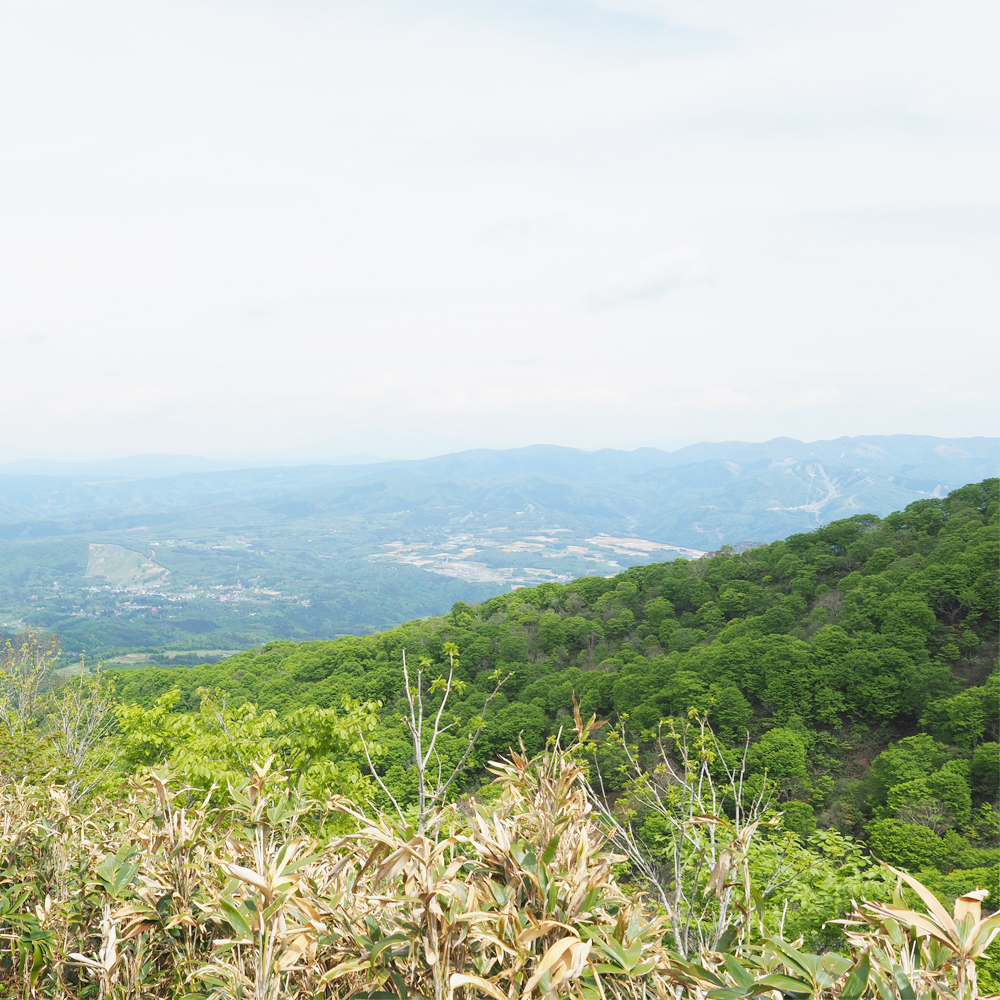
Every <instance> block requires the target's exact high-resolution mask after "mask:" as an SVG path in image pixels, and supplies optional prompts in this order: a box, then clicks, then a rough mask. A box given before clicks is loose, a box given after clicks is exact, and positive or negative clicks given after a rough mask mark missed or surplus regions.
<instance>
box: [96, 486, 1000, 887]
mask: <svg viewBox="0 0 1000 1000" xmlns="http://www.w3.org/2000/svg"><path fill="white" fill-rule="evenodd" d="M997 491H998V480H995V479H992V480H987V481H985V482H983V483H980V484H978V485H971V486H967V487H964V488H963V489H959V490H956V491H954V492H953V493H952V494H951V495H950V496H949V497H947V498H945V499H929V500H921V501H918V502H917V503H915V504H911V505H910V506H909V507H907V508H906V509H905V510H904V511H902V512H900V513H895V514H891V515H889V516H888V517H886V518H884V519H879V518H877V517H874V516H870V515H859V516H856V517H852V518H849V519H846V520H842V521H837V522H835V523H832V524H830V525H827V526H826V527H823V528H821V529H819V530H817V531H815V532H812V533H809V534H802V535H794V536H792V537H790V538H788V539H787V540H785V541H782V542H776V543H774V544H772V545H769V546H766V547H763V548H757V549H753V550H750V551H747V552H743V553H739V554H737V553H734V552H732V551H731V550H728V549H726V548H723V549H722V550H720V551H719V552H717V553H715V554H714V555H713V556H712V557H711V558H706V559H701V560H699V561H697V562H686V561H684V560H678V561H676V562H672V563H666V564H654V565H650V566H639V567H633V568H631V569H629V570H628V571H627V572H625V573H623V574H621V575H619V576H617V577H614V578H612V579H602V578H586V579H581V580H577V581H575V582H573V583H570V584H567V585H564V586H560V585H556V584H543V585H542V586H539V587H535V588H526V589H520V590H515V591H513V592H511V593H508V594H503V595H501V596H498V597H494V598H492V599H490V600H488V601H486V602H484V603H482V604H479V605H474V606H470V605H467V604H463V603H458V604H456V605H455V606H454V608H453V609H452V611H451V613H450V614H448V615H446V616H444V617H442V618H434V619H430V620H427V621H418V622H411V623H409V624H407V625H405V626H402V627H400V628H396V629H393V630H391V631H389V632H384V633H381V634H378V635H371V636H365V637H357V638H355V637H349V638H344V639H339V640H335V641H332V642H312V643H303V644H299V645H296V644H294V643H282V642H272V643H268V644H267V645H266V646H262V647H260V648H258V649H254V650H251V651H249V652H247V653H243V654H241V655H239V656H236V657H233V658H232V659H230V660H227V661H225V662H223V663H219V664H217V665H214V666H203V667H197V668H194V669H181V668H175V669H162V668H148V669H143V670H139V671H129V672H121V673H120V674H118V676H117V679H116V683H117V686H118V692H119V695H120V696H121V697H123V698H124V699H125V700H126V701H128V702H131V703H134V704H135V705H136V706H137V707H136V709H135V714H133V715H130V716H129V723H128V725H129V727H130V728H131V730H132V732H134V733H136V734H147V737H148V734H151V733H156V732H157V731H158V729H157V727H160V728H163V727H164V726H167V725H168V723H169V720H170V718H171V716H170V715H169V714H165V712H164V709H165V707H166V706H170V707H171V708H172V711H173V712H174V713H176V712H182V711H183V712H197V711H198V710H199V706H200V705H201V704H202V699H203V698H204V697H205V695H204V691H205V689H211V690H213V691H214V692H215V695H214V697H215V698H216V699H219V698H221V697H222V695H221V692H225V698H226V704H227V705H228V706H229V708H230V709H237V708H239V707H240V706H243V710H244V711H245V712H249V711H251V708H250V707H249V706H251V705H255V706H256V710H257V711H260V712H264V711H273V712H274V713H276V716H277V719H278V720H280V719H282V718H289V717H290V715H291V714H292V713H294V712H295V711H296V710H298V709H301V708H303V707H306V706H309V707H321V708H326V707H336V706H340V705H341V704H342V702H343V700H344V699H345V698H350V699H361V700H368V699H371V700H377V701H379V702H381V704H382V706H383V708H382V710H381V717H380V725H379V742H380V743H381V744H382V746H383V747H384V750H385V753H384V755H383V756H382V757H380V758H379V761H378V768H379V770H380V772H381V774H382V775H383V777H384V779H385V781H386V784H387V785H388V788H389V789H390V790H391V791H392V792H393V794H395V795H396V796H397V797H399V798H400V799H401V800H404V801H405V800H406V799H407V797H408V796H410V795H412V792H413V782H414V780H415V779H414V776H413V772H412V769H411V768H410V763H409V755H411V754H412V749H411V748H410V747H409V743H408V739H407V735H406V731H405V729H404V727H403V723H402V721H401V718H400V697H401V691H402V684H403V678H402V671H401V658H402V651H403V650H404V648H405V649H406V650H407V651H408V656H409V658H410V663H411V666H412V664H414V663H415V662H416V661H418V660H419V659H420V658H426V660H428V661H429V663H430V664H431V666H430V668H429V669H430V671H431V672H432V673H434V672H435V671H436V672H438V673H440V671H441V670H442V669H443V667H442V665H443V663H444V662H445V657H444V652H443V650H444V647H445V643H448V642H451V643H455V644H456V645H457V646H458V648H459V651H460V657H459V667H458V671H457V677H458V678H459V680H460V681H461V682H462V684H463V685H464V687H463V688H462V690H461V692H460V693H457V694H456V695H454V696H453V698H452V700H451V701H450V702H449V705H448V713H449V716H450V717H453V719H454V721H455V722H456V727H455V728H454V729H453V730H452V731H451V732H450V733H448V734H446V737H445V738H444V739H443V740H442V744H441V748H442V754H443V756H444V757H445V758H446V759H451V760H455V759H457V757H458V755H459V754H460V752H461V751H462V749H463V748H464V746H465V743H466V736H467V734H468V733H469V732H471V731H472V730H473V729H474V728H475V727H477V726H478V725H479V724H480V717H481V713H482V711H483V707H484V703H485V701H486V699H487V697H488V696H489V693H490V692H491V691H492V690H493V688H494V686H495V684H496V679H497V677H500V678H506V680H505V681H504V683H503V685H502V688H501V691H500V694H499V695H498V696H497V698H496V699H495V700H494V701H493V702H492V704H491V705H490V706H489V709H490V710H489V712H488V714H487V715H486V719H485V724H484V728H483V734H482V738H481V739H480V741H479V742H478V744H477V746H476V747H475V750H474V752H473V754H472V756H471V758H470V761H469V767H468V770H467V773H466V774H465V776H464V778H463V785H462V787H464V788H465V789H466V790H470V789H475V788H477V787H478V786H479V785H480V783H481V782H482V781H483V780H484V778H485V777H487V776H486V774H485V771H484V769H483V768H484V765H485V763H486V761H488V760H489V759H491V758H495V757H496V756H498V755H501V754H504V753H505V752H506V751H507V750H508V748H510V747H511V746H516V745H517V744H518V741H521V742H523V744H524V746H525V748H526V749H527V750H528V751H529V752H530V753H534V752H536V751H538V750H539V749H540V748H541V747H542V745H543V743H544V741H545V740H546V738H547V737H549V736H551V735H553V734H554V733H556V732H557V731H558V730H559V729H560V728H567V727H569V726H571V724H572V715H573V702H574V698H576V699H577V701H578V702H579V706H580V709H581V711H582V712H583V714H584V715H588V714H590V713H595V714H596V715H597V717H598V718H599V719H604V720H610V721H611V722H613V723H615V724H618V723H621V724H623V725H624V728H625V731H626V733H627V734H628V737H629V738H630V739H634V740H635V741H636V742H637V743H639V744H640V745H641V744H643V743H644V741H645V742H648V740H649V734H650V733H651V732H652V731H654V730H655V729H656V727H657V725H658V723H659V722H660V720H662V719H664V718H666V717H669V716H681V717H683V716H686V715H687V714H688V712H689V710H691V709H696V710H698V711H700V712H701V713H703V714H705V715H707V717H708V719H709V720H710V723H711V725H712V726H713V728H714V730H715V732H716V733H717V734H718V736H719V737H720V738H721V740H722V741H723V742H724V743H725V744H726V745H728V746H729V747H731V748H732V750H733V752H734V753H736V752H738V750H739V748H740V747H741V746H742V744H743V741H744V734H745V732H747V731H749V733H750V736H751V740H752V745H751V747H750V751H749V754H748V758H747V765H748V770H749V773H750V775H751V779H752V780H753V781H756V782H763V781H765V780H766V781H768V782H771V783H772V784H773V786H774V787H775V789H776V790H777V793H778V795H779V797H780V799H781V801H782V802H783V803H784V822H785V825H786V826H787V827H788V828H790V829H792V830H794V831H795V832H797V833H798V834H801V835H802V836H805V837H808V836H809V835H810V834H811V833H813V832H814V831H815V830H816V829H817V827H819V828H834V829H837V830H839V831H841V832H842V833H844V834H847V835H850V836H852V837H857V838H860V839H862V840H864V841H866V842H867V843H868V844H869V845H870V847H871V849H872V851H874V852H875V853H876V854H877V855H878V856H880V857H882V858H884V859H885V860H888V861H891V862H893V863H897V864H900V865H902V866H904V867H906V868H908V869H910V870H913V871H921V872H923V873H924V874H925V876H926V878H927V879H928V880H929V881H931V882H935V883H936V884H939V885H941V886H951V885H954V886H961V885H964V884H965V883H966V882H970V881H971V882H977V883H979V884H988V885H989V886H991V887H992V891H993V892H994V893H997V890H998V885H997V869H996V864H997V861H998V859H1000V856H998V854H997V837H998V834H1000V817H998V813H997V811H996V805H997V794H998V787H997V786H998V772H1000V758H998V750H1000V747H998V743H997V739H998V731H997V725H998V686H997V681H998V676H997V672H996V666H995V664H996V657H997V624H998V587H997V583H998V580H997V565H998V538H997V526H998V520H997V509H998V508H997V500H998V493H997ZM157 699H160V701H159V702H158V701H157ZM157 704H158V705H159V707H158V708H156V707H154V706H155V705H157ZM140 707H144V708H145V709H146V710H147V711H145V712H142V711H140ZM237 714H238V713H237ZM274 725H276V726H279V727H280V721H276V722H274ZM643 734H645V736H644V735H643ZM142 745H143V747H148V746H150V745H151V744H150V743H148V742H147V743H143V744H142ZM157 745H160V744H157ZM162 746H163V747H164V749H163V750H162V751H157V752H162V753H169V750H168V749H167V748H168V747H169V740H167V739H166V737H164V741H163V743H162ZM608 753H609V761H610V759H611V756H613V755H611V754H610V751H608ZM155 756H156V753H151V756H150V757H149V758H148V762H153V760H154V759H155ZM139 762H140V760H139V758H138V757H137V758H136V761H135V763H139ZM606 780H607V781H610V782H611V783H612V784H613V783H614V782H615V780H620V776H618V772H616V771H615V768H614V764H613V763H612V764H611V771H610V772H609V774H608V775H606ZM947 873H951V875H950V876H947Z"/></svg>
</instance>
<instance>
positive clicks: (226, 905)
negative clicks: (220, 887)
mask: <svg viewBox="0 0 1000 1000" xmlns="http://www.w3.org/2000/svg"><path fill="white" fill-rule="evenodd" d="M219 905H220V906H221V907H222V912H223V913H224V914H225V915H226V920H228V921H229V924H230V926H231V927H232V928H233V930H234V931H236V933H237V934H239V935H240V937H242V938H246V939H248V940H251V941H252V940H253V929H252V928H251V927H250V923H249V921H248V920H247V918H246V917H245V916H244V915H243V913H241V912H240V910H239V909H238V908H237V907H235V906H233V904H232V903H231V902H229V900H228V899H222V900H219Z"/></svg>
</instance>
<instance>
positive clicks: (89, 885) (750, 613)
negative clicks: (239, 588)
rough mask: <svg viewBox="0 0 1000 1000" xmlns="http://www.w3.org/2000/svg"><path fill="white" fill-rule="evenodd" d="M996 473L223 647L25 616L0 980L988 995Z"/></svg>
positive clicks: (4, 746) (64, 988) (9, 729)
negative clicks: (616, 564) (121, 664)
mask: <svg viewBox="0 0 1000 1000" xmlns="http://www.w3.org/2000/svg"><path fill="white" fill-rule="evenodd" d="M997 494H998V483H997V481H996V480H990V481H986V482H984V483H982V484H979V485H976V486H969V487H966V488H964V489H963V490H959V491H956V492H955V493H953V494H952V495H951V496H950V497H948V498H946V499H944V500H928V501H921V502H920V503H918V504H914V505H911V507H909V508H907V510H906V511H904V512H902V513H900V514H894V515H891V516H890V517H888V518H886V519H884V520H882V521H880V520H878V519H876V518H873V517H870V516H862V517H857V518H852V519H850V520H847V521H841V522H837V523H835V524H832V525H829V526H827V527H826V528H823V529H821V530H820V531H817V532H814V533H812V534H809V535H802V536H794V537H793V538H790V539H788V540H787V541H786V542H780V543H776V544H774V545H771V546H768V547H766V548H761V549H756V550H752V551H750V552H746V553H743V554H739V555H737V554H734V553H732V552H727V551H725V550H723V551H722V552H720V553H718V554H716V555H715V556H714V558H711V559H705V560H700V561H699V562H697V563H683V562H677V563H673V564H666V565H656V566H647V567H637V568H634V569H632V570H629V571H628V572H627V573H625V574H622V575H621V576H620V577H617V578H614V579H611V580H604V579H594V578H587V579H583V580H579V581H576V582H575V583H572V584H568V585H566V586H562V587H560V586H556V585H543V586H541V587H538V588H534V589H528V590H518V591H515V592H513V593H511V594H508V595H503V596H501V597H497V598H493V599H491V600H490V601H487V602H485V603H483V604H481V605H478V606H468V605H462V604H459V605H456V606H455V607H454V608H453V610H452V612H451V613H450V614H449V615H448V616H445V617H444V618H441V619H433V620H429V621H425V622H415V623H411V624H410V625H407V626H403V627H401V628H399V629H395V630H393V631H391V632H388V633H383V634H381V635H377V636H370V637H365V638H348V639H343V640H338V641H335V642H330V643H309V644H303V645H299V646H295V645H293V644H290V643H270V644H268V645H267V646H265V647H262V648H261V649H259V650H254V651H252V652H251V653H247V654H241V655H240V656H238V657H234V658H233V659H231V660H229V661H226V662H224V663H221V664H217V665H215V666H211V667H200V668H194V669H190V670H189V669H187V668H175V669H172V670H168V669H159V668H155V669H154V668H150V669H146V670H139V671H131V672H120V673H117V674H111V673H103V674H102V673H98V674H95V675H83V676H79V677H76V678H74V679H73V680H71V681H69V682H68V683H65V684H63V685H62V686H53V685H51V683H50V681H51V678H50V675H49V674H48V673H47V671H46V664H47V663H48V662H49V661H50V660H51V654H52V653H53V652H54V648H53V647H47V646H46V645H45V644H44V643H43V642H42V641H41V640H40V639H38V638H37V637H36V638H33V639H28V640H27V641H23V642H21V643H19V644H13V645H11V646H10V647H9V648H8V651H7V653H6V655H5V659H4V671H3V677H2V685H3V686H2V697H0V721H2V723H3V725H2V726H0V754H2V761H3V763H2V765H0V784H2V787H0V795H2V803H0V806H2V824H3V825H2V830H3V840H2V850H3V858H2V872H0V934H3V936H4V938H3V940H4V941H5V943H6V945H7V946H8V947H7V950H6V952H5V958H4V960H3V961H2V962H0V976H2V977H3V980H2V981H3V982H5V983H6V984H7V986H6V988H7V989H8V992H9V994H10V995H23V996H29V995H36V996H46V997H49V996H51V997H57V996H60V997H84V996H94V997H97V996H101V997H176V996H184V995H190V996H213V997H219V998H221V997H238V996H239V997H257V998H264V997H268V998H271V997H273V998H277V997H286V996H287V997H302V998H305V997H322V996H328V997H334V996H336V997H341V996H343V997H347V996H354V995H357V996H361V995H366V996H392V997H400V998H402V997H407V996H410V995H413V996H427V997H430V996H434V997H435V998H437V997H444V996H449V995H455V996H463V995H464V996H487V995H488V996H494V997H504V998H511V997H515V996H532V995H557V994H558V995H574V996H586V997H602V998H606V997H613V996H706V997H712V998H713V1000H716V998H718V1000H723V998H732V997H744V996H755V995H769V996H782V995H786V996H816V997H819V996H830V997H832V996H844V997H851V996H854V997H861V996H881V997H901V998H902V997H909V996H949V995H956V996H963V997H970V996H974V995H976V994H977V991H990V990H996V989H997V985H998V984H997V982H996V978H997V962H996V958H995V956H994V957H990V956H991V954H992V953H993V950H994V949H995V948H996V945H995V944H994V945H993V946H992V948H991V949H990V951H987V947H988V946H989V945H990V941H991V940H992V937H993V936H994V935H995V933H996V931H997V929H998V928H1000V917H989V916H988V911H989V908H990V907H989V904H990V902H995V900H996V899H997V898H998V895H1000V891H998V887H997V871H998V865H997V862H998V858H1000V854H998V847H997V834H998V813H997V784H998V770H1000V764H998V756H997V754H998V744H997V732H996V725H997V686H996V685H997V674H996V671H995V668H994V669H993V670H992V671H991V667H993V664H994V661H995V657H996V632H997V623H998V615H997V562H998V557H997V525H998V496H997ZM588 720H589V721H588ZM873 855H874V856H873ZM876 857H877V858H879V859H881V862H888V863H889V864H884V863H880V861H878V860H876ZM906 872H912V873H914V874H915V875H916V878H914V877H913V875H910V874H906ZM925 886H926V887H925ZM977 889H978V890H983V891H980V892H978V893H977V892H975V891H974V890H977ZM987 890H988V891H989V893H990V894H989V895H988V896H987V895H986V891H987ZM984 898H985V899H986V910H985V912H986V913H987V916H985V917H984V916H983V912H982V905H983V899H984ZM977 958H978V959H979V962H978V985H977V971H976V964H975V963H976V959H977Z"/></svg>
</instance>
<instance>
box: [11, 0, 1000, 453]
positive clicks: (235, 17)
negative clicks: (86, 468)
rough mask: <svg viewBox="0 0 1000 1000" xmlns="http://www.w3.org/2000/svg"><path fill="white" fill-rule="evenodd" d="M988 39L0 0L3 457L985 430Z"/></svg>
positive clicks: (935, 8) (732, 23) (795, 9)
mask: <svg viewBox="0 0 1000 1000" xmlns="http://www.w3.org/2000/svg"><path fill="white" fill-rule="evenodd" d="M998 42H1000V4H996V3H995V2H991V0H985V2H977V0H967V2H965V3H963V4H961V5H954V4H944V3H939V2H929V3H928V2H923V0H911V2H909V3H907V4H905V5H904V4H898V3H895V2H882V0H864V2H856V0H836V2H821V0H815V2H811V3H808V4H803V3H797V2H786V3H779V2H771V0H760V2H759V3H754V4H746V3H745V2H743V0H718V2H713V3H710V4H706V3H704V2H694V0H662V2H661V0H600V2H588V0H561V2H551V3H544V4H535V3H524V4H520V3H519V4H500V3H494V4H462V3H454V2H445V0H413V2H411V3H407V4H399V3H392V2H389V0H363V2H361V0H358V2H354V0H343V2H338V3H335V4H314V3H310V2H308V0H288V2H284V3H280V4H250V5H247V4H241V3H237V2H235V0H219V2H217V3H212V4H208V5H205V4H202V5H194V6H192V5H184V4H176V3H171V2H169V0H147V2H146V3H143V4H132V5H129V4H121V3H119V2H112V0H92V2H90V3H88V4H87V5H85V6H81V5H79V4H75V3H72V2H63V0H8V2H7V3H5V4H0V95H3V96H2V98H0V103H2V107H0V147H2V148H3V151H4V155H3V157H2V158H0V215H2V218H3V220H4V225H3V227H2V229H0V274H2V275H3V284H4V287H3V314H2V316H0V361H2V364H3V366H4V370H5V371H13V372H17V373H19V374H18V377H17V378H14V379H8V380H7V381H6V382H5V391H4V393H3V394H0V427H3V429H4V434H3V435H2V436H0V461H4V460H7V459H14V458H19V457H30V456H37V457H53V458H79V457H87V456H90V455H113V454H123V453H128V452H133V453H134V452H150V451H173V452H179V453H192V452H202V453H204V452H208V453H211V454H214V455H225V454H232V453H238V454H241V455H247V454H250V453H253V452H254V451H255V450H256V451H259V452H268V453H270V454H276V453H279V452H281V451H282V449H285V450H287V451H289V452H291V451H293V450H295V452H296V454H298V455H299V456H303V457H305V456H308V455H313V456H315V457H322V455H324V454H327V455H330V454H335V455H342V454H350V453H355V452H359V451H368V452H373V453H375V454H381V455H401V454H426V453H429V452H432V451H435V450H441V449H443V448H446V447H467V446H473V445H484V446H510V445H517V444H526V443H530V442H532V441H537V440H543V439H544V440H549V441H554V442H561V443H566V444H573V445H578V446H582V447H598V446H620V447H624V446H637V445H642V444H651V445H669V444H678V443H684V442H686V441H691V440H697V439H711V438H715V439H726V438H735V437H739V438H767V437H772V436H775V435H778V434H787V435H790V436H793V437H800V438H809V437H813V438H816V437H827V438H829V437H836V436H838V435H840V434H847V433H862V432H865V433H868V432H873V431H882V432H891V431H907V432H914V433H940V434H944V435H952V434H954V435H964V434H975V433H989V434H995V433H998V432H1000V414H998V411H997V406H996V403H995V399H996V392H995V385H994V384H993V382H994V373H995V371H996V368H997V362H998V361H1000V357H998V347H997V343H996V340H997V338H996V337H995V331H996V329H997V326H998V325H1000V304H998V295H997V278H996V275H997V273H998V270H1000V244H998V239H997V234H996V231H995V226H994V225H993V224H992V223H990V224H989V225H985V224H983V223H982V220H983V219H992V220H995V219H996V217H997V207H998V198H997V189H996V177H997V175H998V171H1000V137H998V131H997V126H996V122H997V120H998V117H1000V95H998V93H997V88H996V86H995V51H996V47H997V43H998ZM989 213H993V214H992V215H990V214H989ZM613 307H615V308H613ZM42 359H44V360H42ZM22 373H31V377H24V376H23V374H22ZM887 373H888V374H887ZM831 383H832V384H833V387H831ZM949 386H950V387H953V388H946V387H949ZM944 402H947V404H948V405H946V406H945V405H932V404H935V403H944Z"/></svg>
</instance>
